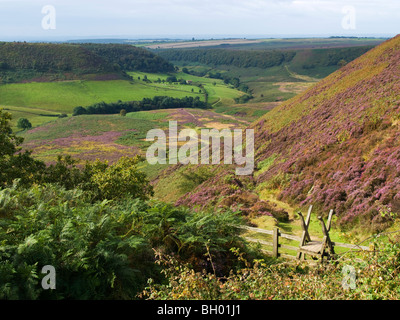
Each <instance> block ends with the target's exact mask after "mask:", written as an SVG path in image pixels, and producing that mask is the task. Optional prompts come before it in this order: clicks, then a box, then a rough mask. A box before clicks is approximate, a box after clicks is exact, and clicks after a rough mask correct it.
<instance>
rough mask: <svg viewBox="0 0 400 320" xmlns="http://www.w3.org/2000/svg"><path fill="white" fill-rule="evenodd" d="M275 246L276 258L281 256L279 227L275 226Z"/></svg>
mask: <svg viewBox="0 0 400 320" xmlns="http://www.w3.org/2000/svg"><path fill="white" fill-rule="evenodd" d="M272 237H273V248H272V255H273V257H274V258H278V257H279V251H278V248H279V228H277V227H275V228H274V234H273V236H272Z"/></svg>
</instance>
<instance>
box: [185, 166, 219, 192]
mask: <svg viewBox="0 0 400 320" xmlns="http://www.w3.org/2000/svg"><path fill="white" fill-rule="evenodd" d="M180 175H181V176H182V178H183V181H182V183H181V185H180V189H181V190H182V191H183V192H190V191H192V190H193V189H195V188H196V187H197V186H199V185H200V184H202V183H203V182H205V181H207V180H208V179H210V178H212V177H213V176H214V175H215V174H214V173H213V172H211V171H210V169H208V168H207V166H200V167H198V168H197V169H196V170H193V171H191V170H190V169H189V170H187V171H185V172H181V173H180Z"/></svg>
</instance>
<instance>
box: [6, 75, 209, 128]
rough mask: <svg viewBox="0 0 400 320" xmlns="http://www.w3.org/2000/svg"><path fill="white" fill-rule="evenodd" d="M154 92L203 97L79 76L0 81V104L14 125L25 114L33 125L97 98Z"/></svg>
mask: <svg viewBox="0 0 400 320" xmlns="http://www.w3.org/2000/svg"><path fill="white" fill-rule="evenodd" d="M183 87H185V88H183ZM187 87H189V86H187ZM157 95H159V96H164V95H165V96H171V97H174V98H183V97H186V96H193V97H196V96H199V97H200V98H201V99H204V95H203V94H200V93H198V92H196V91H194V92H191V90H190V89H189V88H186V86H179V87H174V88H171V87H170V86H169V87H168V86H162V85H159V86H154V85H147V84H146V83H144V82H141V81H126V80H109V81H80V80H79V81H59V82H32V83H16V84H5V85H0V107H3V108H5V109H9V110H8V111H9V112H10V113H12V114H13V124H14V126H15V124H16V122H17V120H18V119H19V118H21V117H25V118H28V119H29V120H30V121H31V123H32V125H33V126H34V127H35V126H38V125H41V124H43V123H46V122H48V121H52V120H54V119H55V118H53V117H51V116H52V115H53V116H55V115H57V114H60V113H66V114H69V115H70V114H71V113H72V111H73V109H74V108H75V107H77V106H88V105H91V104H94V103H97V102H101V101H104V102H116V101H118V100H122V101H132V100H142V99H143V98H152V97H154V96H157ZM44 115H45V116H44ZM46 115H47V116H46Z"/></svg>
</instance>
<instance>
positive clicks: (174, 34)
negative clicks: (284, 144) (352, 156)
mask: <svg viewBox="0 0 400 320" xmlns="http://www.w3.org/2000/svg"><path fill="white" fill-rule="evenodd" d="M397 29H398V30H400V1H398V0H383V1H378V0H202V1H197V0H113V1H112V2H110V1H106V0H96V1H81V0H79V1H78V0H68V1H66V0H52V1H48V0H0V40H1V41H68V40H79V39H100V38H105V39H110V38H115V39H121V38H124V39H137V40H141V39H146V38H147V39H159V38H162V39H164V38H171V39H191V38H192V37H195V38H197V39H202V38H204V39H210V38H215V39H221V38H224V37H230V38H232V37H234V38H244V37H246V38H249V39H254V38H258V39H260V38H282V37H291V38H307V37H308V38H310V37H330V36H351V37H368V36H372V37H393V36H394V35H396V34H397V33H398V32H396V30H397Z"/></svg>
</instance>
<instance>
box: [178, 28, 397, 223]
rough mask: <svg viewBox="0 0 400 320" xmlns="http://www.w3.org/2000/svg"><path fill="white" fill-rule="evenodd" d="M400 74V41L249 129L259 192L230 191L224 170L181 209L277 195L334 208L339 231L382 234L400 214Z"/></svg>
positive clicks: (350, 66) (184, 201)
mask: <svg viewBox="0 0 400 320" xmlns="http://www.w3.org/2000/svg"><path fill="white" fill-rule="evenodd" d="M399 71H400V36H397V37H395V38H393V39H391V40H388V41H386V42H384V43H383V44H381V45H380V46H378V47H376V48H374V49H372V50H371V51H369V52H368V53H366V54H364V55H363V56H361V57H360V58H358V59H356V60H355V61H353V62H352V63H349V64H348V65H346V66H345V67H343V68H341V69H340V70H338V71H337V72H335V73H333V74H331V75H330V76H328V77H327V78H325V79H324V80H322V81H320V82H319V83H318V84H316V85H315V86H313V87H312V88H310V89H308V90H307V91H306V92H304V93H303V94H300V95H298V96H297V97H295V98H293V99H291V100H289V101H287V102H284V103H282V104H281V105H280V106H279V107H277V108H275V109H273V110H272V111H271V112H269V113H268V114H266V115H265V116H264V117H263V118H261V119H260V120H258V121H256V122H255V123H254V124H253V125H252V126H251V127H252V128H254V130H255V135H256V167H257V168H256V171H255V172H254V176H253V177H252V179H253V183H254V185H255V188H254V189H252V187H248V185H252V184H251V183H250V184H249V183H246V184H245V183H241V184H238V185H241V187H240V188H238V187H237V186H236V187H235V188H232V186H231V185H229V184H228V183H226V181H227V179H226V177H227V175H229V172H227V171H224V172H223V173H220V174H218V175H217V176H215V177H214V178H212V179H210V180H208V181H206V182H204V183H203V184H202V185H200V186H199V187H198V188H196V189H195V190H194V191H193V192H192V193H191V194H188V195H186V196H184V197H182V198H181V199H180V200H179V201H178V203H179V204H186V205H190V206H192V205H195V204H204V203H209V204H217V203H218V199H220V198H221V195H222V196H225V198H230V199H231V200H232V199H236V200H238V198H239V196H238V195H240V194H244V193H246V192H249V191H251V192H254V191H255V192H256V193H258V195H262V194H265V193H267V192H273V193H275V194H276V195H277V199H278V200H281V201H284V202H287V203H290V204H292V205H293V206H299V207H303V206H307V205H309V204H311V203H312V204H314V205H315V206H316V207H318V208H319V209H320V210H323V211H324V212H326V211H327V210H328V209H335V210H336V212H337V215H338V217H339V219H338V223H339V224H341V225H342V226H343V225H346V226H349V225H351V224H352V223H356V222H357V223H359V224H360V225H362V226H364V227H365V228H369V229H372V230H377V229H380V228H384V227H385V226H387V225H388V224H389V223H390V220H391V219H390V216H391V215H394V214H395V213H396V212H399V210H400V193H399V192H400V184H399V182H400V177H399V175H400V174H399V168H400V140H399V135H400V129H399V119H400V117H399V111H400V110H399V109H400V81H399V80H400V78H399ZM247 179H248V180H252V179H249V178H247ZM228 180H229V179H228ZM246 186H247V187H246ZM235 195H236V196H235ZM235 197H236V198H235ZM225 202H226V201H225ZM219 203H220V204H221V202H219ZM384 213H386V214H384Z"/></svg>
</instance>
